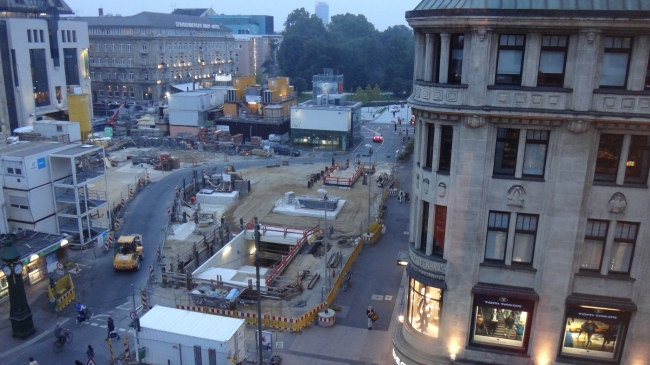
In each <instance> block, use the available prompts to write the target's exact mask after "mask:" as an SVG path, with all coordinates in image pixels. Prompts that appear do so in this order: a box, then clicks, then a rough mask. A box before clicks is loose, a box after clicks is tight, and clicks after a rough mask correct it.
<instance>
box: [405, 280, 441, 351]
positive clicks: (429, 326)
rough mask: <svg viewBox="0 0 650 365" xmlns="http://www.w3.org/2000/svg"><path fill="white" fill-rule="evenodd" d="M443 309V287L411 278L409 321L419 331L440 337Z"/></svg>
mask: <svg viewBox="0 0 650 365" xmlns="http://www.w3.org/2000/svg"><path fill="white" fill-rule="evenodd" d="M441 311H442V289H438V288H434V287H432V286H426V285H424V284H422V283H420V282H418V281H416V280H414V279H410V286H409V301H408V322H409V324H410V325H411V326H412V327H413V328H414V329H415V330H416V331H418V332H420V333H422V334H425V335H427V336H430V337H435V338H437V337H438V331H439V329H440V313H441Z"/></svg>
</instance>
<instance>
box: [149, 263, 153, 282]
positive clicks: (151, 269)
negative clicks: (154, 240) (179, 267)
mask: <svg viewBox="0 0 650 365" xmlns="http://www.w3.org/2000/svg"><path fill="white" fill-rule="evenodd" d="M149 276H151V278H152V279H153V278H154V273H153V265H149Z"/></svg>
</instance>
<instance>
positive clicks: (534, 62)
mask: <svg viewBox="0 0 650 365" xmlns="http://www.w3.org/2000/svg"><path fill="white" fill-rule="evenodd" d="M541 51H542V35H541V34H539V33H530V34H528V36H526V50H525V52H524V65H523V69H522V80H521V86H528V87H535V86H537V74H538V71H539V56H540V53H541Z"/></svg>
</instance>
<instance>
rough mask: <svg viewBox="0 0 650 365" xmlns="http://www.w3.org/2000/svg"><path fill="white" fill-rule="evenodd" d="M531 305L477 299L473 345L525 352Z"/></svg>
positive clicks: (485, 297) (495, 299) (525, 301)
mask: <svg viewBox="0 0 650 365" xmlns="http://www.w3.org/2000/svg"><path fill="white" fill-rule="evenodd" d="M534 304H535V303H534V302H533V301H528V300H516V299H512V298H506V297H489V296H476V297H475V298H474V317H473V322H474V323H473V328H472V334H471V335H472V340H471V342H472V344H475V345H488V346H498V347H505V348H510V349H515V350H525V349H526V348H527V347H528V332H529V328H528V327H529V326H530V323H529V321H530V319H532V311H533V308H534Z"/></svg>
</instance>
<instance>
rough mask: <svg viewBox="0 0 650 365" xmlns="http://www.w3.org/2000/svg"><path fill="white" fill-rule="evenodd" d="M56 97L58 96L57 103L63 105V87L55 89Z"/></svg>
mask: <svg viewBox="0 0 650 365" xmlns="http://www.w3.org/2000/svg"><path fill="white" fill-rule="evenodd" d="M54 95H55V96H56V102H57V103H59V104H61V103H62V102H63V94H62V93H61V86H55V87H54Z"/></svg>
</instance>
